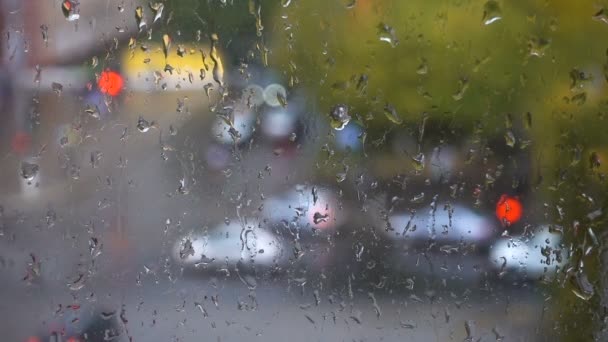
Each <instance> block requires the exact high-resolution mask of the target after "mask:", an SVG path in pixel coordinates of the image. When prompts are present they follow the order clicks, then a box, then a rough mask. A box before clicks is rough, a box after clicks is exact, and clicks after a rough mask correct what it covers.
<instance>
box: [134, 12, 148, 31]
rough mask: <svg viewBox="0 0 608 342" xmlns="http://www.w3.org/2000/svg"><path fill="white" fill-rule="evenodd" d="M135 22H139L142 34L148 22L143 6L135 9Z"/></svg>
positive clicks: (138, 25)
mask: <svg viewBox="0 0 608 342" xmlns="http://www.w3.org/2000/svg"><path fill="white" fill-rule="evenodd" d="M135 21H136V22H137V27H138V28H139V31H140V32H141V31H142V30H143V29H144V27H146V20H145V19H144V9H143V8H142V7H141V6H137V7H136V8H135Z"/></svg>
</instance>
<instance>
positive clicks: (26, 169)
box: [20, 162, 40, 182]
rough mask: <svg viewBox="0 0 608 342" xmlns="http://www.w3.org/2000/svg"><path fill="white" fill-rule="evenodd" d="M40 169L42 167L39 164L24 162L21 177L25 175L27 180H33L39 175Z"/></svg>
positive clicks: (24, 177)
mask: <svg viewBox="0 0 608 342" xmlns="http://www.w3.org/2000/svg"><path fill="white" fill-rule="evenodd" d="M39 169H40V167H39V166H38V164H33V163H28V162H22V163H21V171H20V174H21V177H23V179H25V180H27V181H28V182H31V181H33V180H34V178H36V176H37V175H38V170H39Z"/></svg>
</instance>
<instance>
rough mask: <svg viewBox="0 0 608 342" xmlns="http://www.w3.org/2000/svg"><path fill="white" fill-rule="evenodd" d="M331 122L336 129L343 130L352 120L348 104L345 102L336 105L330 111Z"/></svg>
mask: <svg viewBox="0 0 608 342" xmlns="http://www.w3.org/2000/svg"><path fill="white" fill-rule="evenodd" d="M329 118H330V124H331V127H332V128H333V129H335V130H336V131H341V130H343V129H344V127H346V125H348V123H349V122H350V119H351V117H350V115H349V113H348V106H347V105H345V104H337V105H335V106H334V107H333V108H332V109H331V111H330V112H329Z"/></svg>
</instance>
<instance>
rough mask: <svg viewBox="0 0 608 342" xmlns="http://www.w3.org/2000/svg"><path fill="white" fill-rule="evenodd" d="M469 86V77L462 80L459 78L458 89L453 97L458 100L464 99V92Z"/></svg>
mask: <svg viewBox="0 0 608 342" xmlns="http://www.w3.org/2000/svg"><path fill="white" fill-rule="evenodd" d="M468 88H469V80H468V79H467V78H461V79H460V80H458V89H457V90H456V93H454V94H453V95H452V98H453V99H454V100H456V101H460V100H462V98H463V96H464V93H465V92H466V91H467V89H468Z"/></svg>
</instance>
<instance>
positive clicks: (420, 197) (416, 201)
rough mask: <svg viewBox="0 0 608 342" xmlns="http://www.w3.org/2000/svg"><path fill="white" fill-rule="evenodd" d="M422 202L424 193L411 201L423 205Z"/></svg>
mask: <svg viewBox="0 0 608 342" xmlns="http://www.w3.org/2000/svg"><path fill="white" fill-rule="evenodd" d="M422 201H424V192H421V193H419V194H418V195H416V196H414V197H412V199H411V200H410V202H412V203H422Z"/></svg>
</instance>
